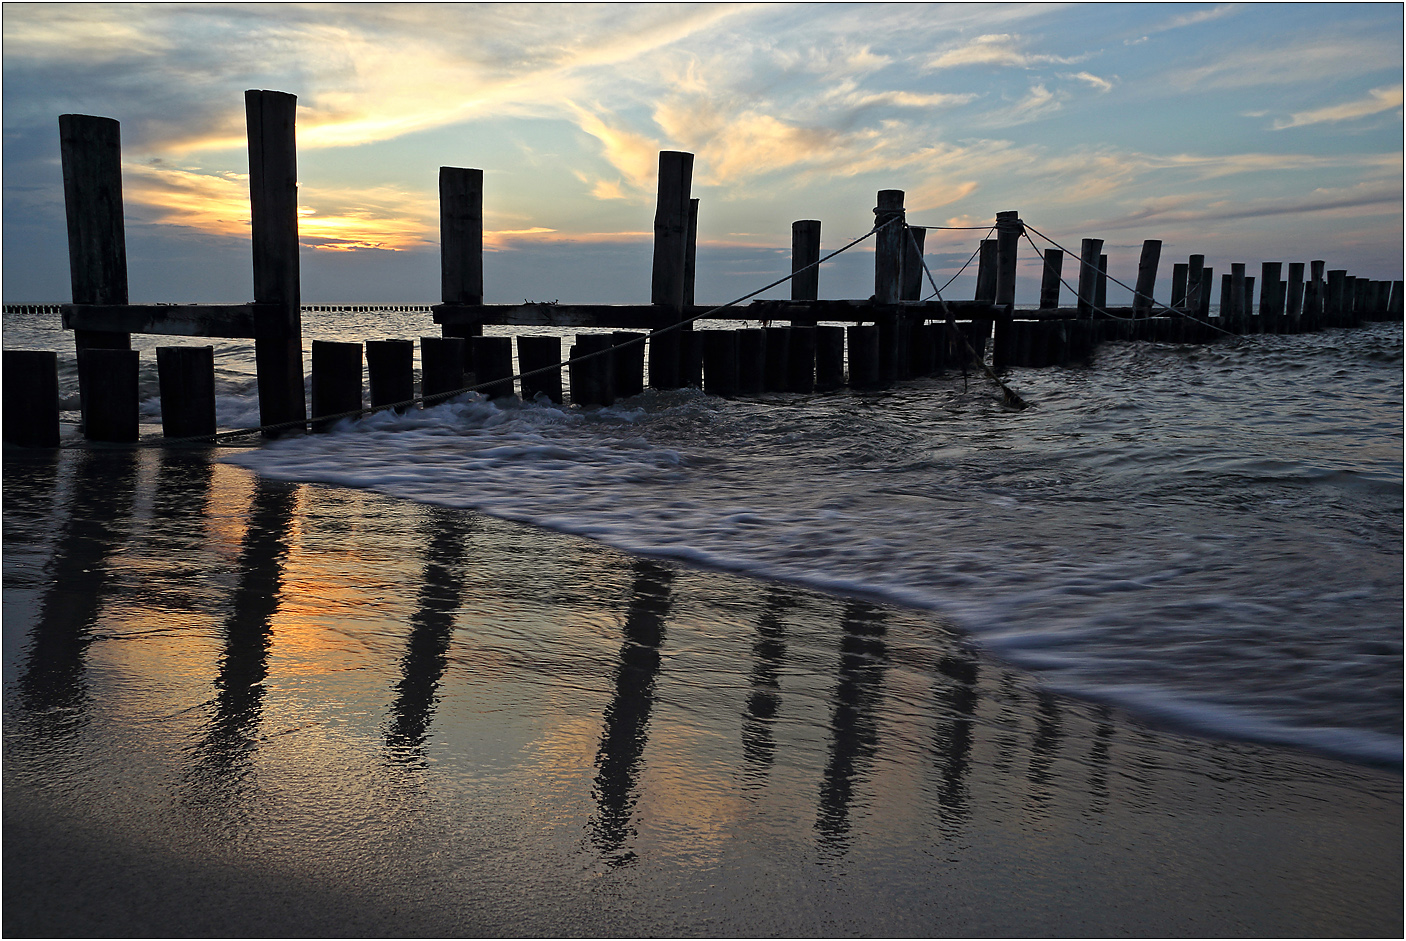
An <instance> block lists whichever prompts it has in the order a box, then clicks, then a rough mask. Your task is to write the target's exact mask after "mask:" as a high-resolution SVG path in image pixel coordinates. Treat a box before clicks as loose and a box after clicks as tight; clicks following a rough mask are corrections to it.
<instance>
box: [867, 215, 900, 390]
mask: <svg viewBox="0 0 1406 941" xmlns="http://www.w3.org/2000/svg"><path fill="white" fill-rule="evenodd" d="M874 224H875V225H876V226H879V231H878V233H877V234H876V235H875V237H874V306H875V312H874V319H875V321H876V323H877V326H878V328H879V375H880V376H881V377H882V378H883V379H884V380H885V381H891V380H893V379H896V378H898V374H899V361H900V358H901V354H900V350H902V349H903V339H902V329H901V324H900V323H899V319H900V318H899V315H898V313H897V312H896V311H895V310H893V309H889V310H881V309H880V308H884V307H888V308H893V307H894V306H896V305H897V304H898V302H899V300H900V299H901V298H902V296H903V293H902V292H903V256H904V254H905V248H906V247H907V243H908V235H907V233H905V232H904V226H905V222H904V211H903V190H880V191H879V196H878V204H877V205H876V206H875V207H874Z"/></svg>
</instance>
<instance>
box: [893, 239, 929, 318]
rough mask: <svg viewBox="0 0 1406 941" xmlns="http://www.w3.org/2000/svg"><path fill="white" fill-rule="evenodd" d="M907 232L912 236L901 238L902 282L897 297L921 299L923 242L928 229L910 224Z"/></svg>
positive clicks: (910, 299) (909, 299)
mask: <svg viewBox="0 0 1406 941" xmlns="http://www.w3.org/2000/svg"><path fill="white" fill-rule="evenodd" d="M908 234H909V235H911V236H912V238H908V237H907V236H905V237H904V240H903V266H902V267H903V284H902V286H901V289H900V290H899V292H898V293H899V299H900V300H905V301H916V300H921V299H922V296H923V243H924V242H926V241H927V235H928V230H927V229H926V228H924V227H923V226H920V225H910V226H909V227H908Z"/></svg>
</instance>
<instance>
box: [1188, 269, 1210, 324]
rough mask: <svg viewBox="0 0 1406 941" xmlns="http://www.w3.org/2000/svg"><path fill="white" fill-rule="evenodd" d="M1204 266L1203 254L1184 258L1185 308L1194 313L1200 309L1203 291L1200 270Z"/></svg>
mask: <svg viewBox="0 0 1406 941" xmlns="http://www.w3.org/2000/svg"><path fill="white" fill-rule="evenodd" d="M1205 267H1206V256H1205V255H1192V256H1190V257H1189V258H1187V260H1186V306H1185V310H1186V311H1187V312H1188V313H1190V314H1193V315H1195V314H1196V313H1197V312H1198V311H1200V309H1201V295H1202V293H1203V290H1202V287H1201V282H1202V271H1204V270H1205Z"/></svg>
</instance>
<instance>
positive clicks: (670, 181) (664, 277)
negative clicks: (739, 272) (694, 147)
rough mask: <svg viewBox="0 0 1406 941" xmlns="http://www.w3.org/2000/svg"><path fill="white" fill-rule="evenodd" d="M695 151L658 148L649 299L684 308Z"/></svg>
mask: <svg viewBox="0 0 1406 941" xmlns="http://www.w3.org/2000/svg"><path fill="white" fill-rule="evenodd" d="M692 185H693V154H690V153H685V152H684V151H679V150H661V151H660V152H659V195H658V200H657V202H656V203H655V208H654V273H653V277H652V278H651V279H650V302H651V303H653V304H663V305H665V306H667V307H672V308H673V309H674V310H682V309H683V303H684V296H685V293H686V285H685V281H686V271H687V268H688V209H689V200H690V196H689V191H690V189H691V187H692Z"/></svg>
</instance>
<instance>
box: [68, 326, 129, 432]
mask: <svg viewBox="0 0 1406 941" xmlns="http://www.w3.org/2000/svg"><path fill="white" fill-rule="evenodd" d="M138 367H139V363H138V358H137V351H136V350H109V349H103V348H102V347H89V348H88V349H86V350H79V351H78V368H79V370H86V371H87V377H88V379H87V382H88V391H89V393H91V396H92V398H91V401H89V403H88V419H87V423H86V424H85V425H84V428H83V435H84V437H86V438H88V439H90V440H92V441H120V442H131V441H136V440H137V434H138V431H139V430H140V425H139V418H138V414H139V411H138V402H137V371H138Z"/></svg>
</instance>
